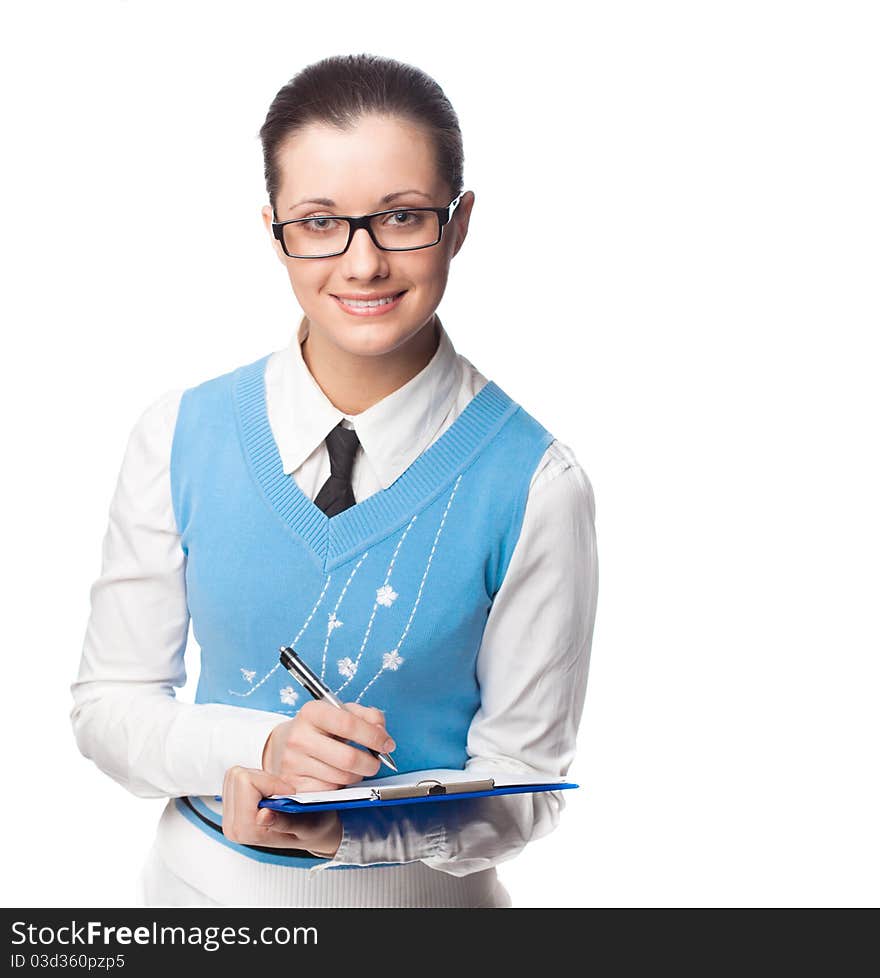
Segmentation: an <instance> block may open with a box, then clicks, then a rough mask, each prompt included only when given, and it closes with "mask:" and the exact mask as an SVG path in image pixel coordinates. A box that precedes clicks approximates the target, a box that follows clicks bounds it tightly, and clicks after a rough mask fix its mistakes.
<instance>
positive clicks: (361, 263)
mask: <svg viewBox="0 0 880 978" xmlns="http://www.w3.org/2000/svg"><path fill="white" fill-rule="evenodd" d="M386 254H387V253H386V252H384V251H382V249H381V248H377V247H376V246H375V245H374V244H373V239H372V238H371V237H370V234H369V232H368V231H367V229H366V228H358V229H357V230H356V231H355V232H354V235H353V236H352V239H351V244H350V245H349V246H348V251H346V252H345V254H344V255H342V260H343V261H344V262H345V265H346V267H345V271H346V272H347V273H348V275H349V276H350V277H351V278H361V279H368V278H374V277H375V275H376V273H377V271H381V270H382V269H385V268H387V264H388V261H387V258H386V257H385V255H386Z"/></svg>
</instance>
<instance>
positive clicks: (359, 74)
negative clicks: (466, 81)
mask: <svg viewBox="0 0 880 978" xmlns="http://www.w3.org/2000/svg"><path fill="white" fill-rule="evenodd" d="M367 113H376V114H379V115H394V116H399V117H401V118H403V119H406V120H408V121H410V122H412V123H415V124H416V125H419V126H421V127H422V128H423V129H424V130H425V132H427V134H428V135H429V136H430V138H431V139H432V140H433V141H434V146H435V148H436V154H437V168H438V172H439V173H440V176H441V177H442V178H443V179H444V180H445V181H446V182H447V183H448V184H449V190H450V192H451V195H452V196H453V197H455V196H457V195H458V194H459V193H460V192H461V190H462V187H463V169H464V151H463V149H462V141H461V129H460V128H459V124H458V116H457V115H456V114H455V110H454V109H453V108H452V104H451V103H450V101H449V99H448V98H447V97H446V95H445V94H444V92H443V89H442V88H441V87H440V86H439V85H438V84H437V82H435V81H434V79H433V78H431V77H430V76H428V75H426V74H425V73H424V72H423V71H421V70H420V69H419V68H415V67H413V66H412V65H408V64H404V63H403V62H401V61H395V60H394V59H393V58H384V57H380V56H378V55H372V54H345V55H334V56H332V57H328V58H324V59H322V60H321V61H316V62H314V64H310V65H308V66H306V67H305V68H303V69H302V70H301V71H299V72H298V73H297V74H296V75H294V76H293V78H291V79H290V81H289V82H287V84H286V85H284V87H283V88H282V89H281V90H280V91H279V92H278V94H277V95H276V96H275V98H274V99H273V100H272V104H271V105H270V106H269V112H268V114H267V115H266V121H265V122H264V123H263V125H262V126H261V128H260V133H259V136H260V140H261V142H262V144H263V170H264V174H265V178H266V190H267V191H268V194H269V203H270V204H271V205H272V208H273V209H275V207H276V197H277V194H278V188H279V183H280V179H281V177H280V170H279V166H278V159H277V156H278V149H279V147H280V146H281V144H282V143H283V142H284V141H285V140H286V139H287V138H288V136H290V135H292V134H293V133H295V132H297V131H299V130H300V129H303V128H304V127H306V126H308V125H310V124H312V123H322V124H324V125H332V126H336V127H337V128H338V129H340V130H346V129H350V128H352V127H353V126H354V125H356V123H357V121H358V119H359V118H360V117H361V116H363V115H366V114H367ZM276 213H277V211H276Z"/></svg>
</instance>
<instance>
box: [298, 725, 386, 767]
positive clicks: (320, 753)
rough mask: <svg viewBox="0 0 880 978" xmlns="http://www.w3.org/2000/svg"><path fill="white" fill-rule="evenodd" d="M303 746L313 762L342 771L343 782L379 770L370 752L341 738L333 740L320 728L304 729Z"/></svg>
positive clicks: (376, 760)
mask: <svg viewBox="0 0 880 978" xmlns="http://www.w3.org/2000/svg"><path fill="white" fill-rule="evenodd" d="M337 712H342V711H341V710H340V711H337ZM303 746H304V749H305V751H306V753H307V754H308V755H309V757H310V758H311V759H312V761H313V762H315V761H317V762H318V763H320V764H325V765H328V766H329V767H330V768H332V769H333V770H336V771H340V772H342V774H343V776H344V779H345V780H344V782H343V783H347V782H348V781H350V780H351V779H352V776H354V778H355V780H357V779H358V778H370V777H372V776H373V775H374V774H375V773H376V772H377V771H378V770H379V766H380V765H379V761H378V759H377V758H375V757H374V756H373V755H372V754H368V753H367V752H366V751H364V750H361V749H360V748H359V747H355V746H353V745H351V744H346V743H344V742H343V741H341V740H334V739H333V737H332V736H331V735H329V734H328V733H325V732H322V731H321V730H317V729H312V730H308V731H304V733H303ZM322 776H323V775H322ZM327 780H332V778H327Z"/></svg>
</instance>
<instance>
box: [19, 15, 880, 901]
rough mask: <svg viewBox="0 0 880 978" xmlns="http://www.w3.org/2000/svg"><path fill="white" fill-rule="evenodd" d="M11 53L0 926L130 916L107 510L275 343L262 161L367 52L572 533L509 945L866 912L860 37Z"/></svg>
mask: <svg viewBox="0 0 880 978" xmlns="http://www.w3.org/2000/svg"><path fill="white" fill-rule="evenodd" d="M575 11H577V16H578V19H577V20H576V21H575V20H573V19H571V18H572V17H573V16H574V12H575ZM2 35H3V36H2V41H0V45H2V50H0V55H2V57H0V72H2V78H0V81H2V91H3V101H4V106H3V128H4V130H5V132H4V137H5V138H4V144H5V148H4V150H3V154H2V165H3V171H4V174H3V179H2V189H0V192H2V212H0V213H2V217H0V230H2V247H3V253H2V268H3V276H4V280H5V285H4V287H3V297H2V301H3V306H4V310H3V314H2V318H3V322H4V327H5V328H4V333H3V347H4V349H3V353H4V357H3V364H4V369H3V383H2V398H3V401H2V417H3V425H4V437H3V458H4V472H5V475H4V478H3V480H2V492H3V504H4V512H5V514H6V520H5V528H4V529H5V533H4V542H5V547H4V561H3V564H4V570H5V588H4V597H5V600H4V605H5V609H6V610H5V616H4V623H5V628H4V632H5V635H4V640H5V648H4V649H3V657H4V670H3V675H4V680H5V682H4V687H3V696H2V710H0V715H2V750H3V762H4V763H3V785H4V791H3V795H4V803H3V806H2V808H0V811H2V825H0V831H2V844H3V852H4V860H3V867H2V873H0V900H2V903H3V904H4V905H5V906H19V907H25V906H62V907H64V906H70V907H74V906H82V907H86V906H131V905H132V901H133V899H134V882H135V877H136V874H137V871H138V869H139V867H140V864H141V862H142V860H143V857H144V855H145V853H146V851H147V848H148V846H149V843H150V841H151V839H152V833H153V827H154V825H155V821H156V819H157V818H158V815H159V811H160V809H161V807H162V805H163V802H162V801H161V800H143V799H138V798H136V797H134V796H133V795H130V794H128V793H127V792H126V791H125V790H124V789H123V788H121V787H120V786H119V785H117V784H116V783H115V782H113V781H111V780H110V779H109V778H108V777H107V776H106V775H104V774H103V773H101V772H100V771H99V770H98V769H97V768H96V767H95V766H94V765H93V764H92V762H90V761H87V760H86V759H84V758H83V757H82V756H81V755H80V754H79V752H78V750H77V748H76V745H75V743H74V741H73V737H72V732H71V729H70V725H69V719H68V713H69V710H70V705H71V701H70V694H69V685H70V683H71V682H72V681H73V679H74V678H75V674H76V670H77V667H78V663H79V655H80V651H81V646H82V640H83V636H84V631H85V625H86V621H87V618H88V613H89V587H90V585H91V582H92V581H93V579H94V578H95V577H96V576H97V574H98V572H99V569H100V548H101V540H102V537H103V533H104V530H105V527H106V521H107V515H108V507H109V502H110V498H111V494H112V492H113V489H114V486H115V480H116V476H117V473H118V469H119V465H120V464H121V461H122V453H123V449H124V447H125V442H126V439H127V437H128V433H129V431H130V430H131V428H132V426H133V424H134V422H135V421H136V419H137V417H138V416H139V414H140V413H141V412H142V411H143V410H144V408H145V407H146V406H147V405H148V404H149V403H151V402H152V401H153V400H154V399H155V398H156V397H158V396H159V395H160V394H161V393H162V392H163V391H165V390H167V389H169V388H172V387H184V386H190V385H193V384H195V383H197V382H200V381H201V380H204V379H207V378H208V377H212V376H216V375H218V374H220V373H223V372H226V371H227V370H230V369H232V368H234V367H235V366H238V365H240V364H242V363H249V362H252V361H253V360H255V359H256V358H257V357H260V356H262V355H264V354H265V353H267V352H269V351H271V350H274V349H278V348H280V347H282V346H284V345H285V344H286V343H287V342H288V341H289V339H290V337H291V335H292V331H293V330H294V329H295V327H296V324H297V323H298V321H299V315H300V311H299V309H298V307H297V306H296V300H295V298H294V296H293V294H292V292H291V290H290V286H289V283H288V281H287V278H286V276H285V274H284V271H283V269H282V268H281V266H280V265H279V263H278V262H277V260H276V259H275V257H274V255H273V254H272V251H271V248H270V244H269V241H268V238H267V236H266V234H265V231H264V229H263V225H262V223H261V220H260V214H259V210H260V207H261V206H262V205H263V204H264V203H265V202H266V194H265V188H264V185H263V182H262V158H261V154H260V145H259V140H258V138H257V132H258V129H259V127H260V125H261V123H262V121H263V118H264V117H265V113H266V110H267V109H268V106H269V103H270V102H271V100H272V98H273V97H274V95H275V93H276V92H277V90H278V89H279V88H280V87H281V86H282V85H283V84H284V83H285V82H286V81H287V80H288V79H289V78H290V77H292V75H293V74H295V73H296V71H298V70H299V69H300V68H301V67H303V66H304V65H306V64H308V63H310V62H312V61H314V60H317V59H318V58H320V57H323V56H325V55H328V54H338V53H351V52H357V51H367V52H370V53H375V54H384V55H390V56H392V57H396V58H399V59H401V60H404V61H409V62H411V63H414V64H417V65H418V66H420V67H421V68H423V69H424V70H425V71H427V72H428V73H429V74H431V75H433V77H435V78H436V79H437V80H438V81H439V82H440V84H441V85H442V86H443V88H444V90H445V91H446V93H447V95H448V96H449V97H450V99H451V101H452V103H453V105H454V106H455V108H456V110H457V112H458V114H459V118H460V121H461V125H462V130H463V134H464V143H465V154H466V164H465V182H466V187H467V188H468V189H471V190H473V191H474V193H475V194H476V204H475V208H474V212H473V216H472V219H471V226H470V234H469V237H468V240H467V242H466V244H465V247H464V248H463V250H462V252H461V253H460V254H459V256H458V257H457V258H456V259H455V261H454V262H453V266H452V272H451V277H450V283H449V287H448V290H447V293H446V296H445V298H444V300H443V302H442V304H441V306H440V312H441V315H442V316H443V320H444V325H445V326H446V328H447V330H448V331H449V333H450V335H451V337H452V340H453V343H454V344H455V346H456V348H457V349H458V350H459V352H461V353H463V354H464V355H465V356H466V357H468V359H469V360H471V362H473V363H474V364H475V365H476V366H477V368H478V369H480V370H481V371H482V372H483V373H485V374H487V375H488V376H489V377H490V378H491V379H494V380H495V381H496V382H497V383H499V385H500V386H501V387H502V388H503V389H505V390H507V391H508V393H510V394H511V396H512V397H514V398H515V399H516V400H518V401H519V402H520V403H522V404H523V405H524V407H525V408H526V409H527V410H528V411H529V412H530V413H532V414H533V415H534V416H535V417H537V418H538V419H539V420H540V421H541V422H542V423H543V424H544V425H545V426H546V427H548V428H549V429H550V430H551V431H552V432H553V433H554V434H555V435H556V436H557V437H558V438H559V439H560V440H562V441H563V442H565V443H566V444H568V445H570V446H571V447H572V448H573V450H574V452H575V454H576V455H577V457H578V459H579V460H580V462H581V464H582V465H583V467H584V469H585V471H586V472H587V473H588V475H589V477H590V480H591V481H592V483H593V487H594V491H595V495H596V504H597V533H598V541H599V563H600V586H599V608H598V615H597V620H596V629H595V636H594V643H593V658H592V663H591V668H590V679H589V688H588V692H587V700H586V707H585V711H584V717H583V721H582V724H581V729H580V738H579V753H578V757H577V760H576V762H575V764H574V766H573V767H572V769H571V771H570V776H571V777H572V778H573V779H574V780H576V781H578V782H579V783H580V784H581V785H582V788H581V789H580V791H577V792H569V793H567V798H568V807H567V809H566V811H565V812H564V814H563V820H562V822H561V824H560V826H559V828H558V829H557V830H556V832H555V833H553V834H552V835H551V836H549V837H547V838H546V839H543V840H541V841H538V842H536V843H534V844H533V845H531V846H530V847H528V848H527V849H526V851H525V852H524V853H523V854H522V855H521V856H519V857H518V858H517V859H515V860H514V861H513V862H510V863H507V864H505V865H504V866H502V868H501V875H502V878H503V880H504V881H505V883H506V884H507V887H508V889H509V890H510V892H511V894H512V897H513V900H514V904H515V905H517V906H551V907H594V906H596V907H598V906H602V907H605V906H658V907H659V906H866V905H876V904H877V903H878V894H880V882H878V880H880V858H878V833H877V825H878V815H880V812H878V807H880V806H878V800H880V790H878V778H877V768H878V764H877V746H878V742H880V740H878V729H877V727H878V724H877V702H878V678H880V665H878V645H880V643H878V631H880V629H878V620H877V608H878V600H877V598H878V586H880V573H878V568H880V532H878V531H880V518H878V512H880V477H878V476H880V472H878V452H877V422H878V407H880V404H878V400H880V397H878V382H877V379H878V361H877V348H876V338H877V333H878V326H880V317H878V304H880V303H878V281H877V273H878V257H880V255H878V251H880V247H878V241H880V236H878V228H880V192H878V190H880V180H878V173H880V143H878V126H877V120H878V92H880V77H878V75H880V70H878V59H877V51H878V47H880V36H878V15H877V7H876V5H874V4H871V3H847V2H840V0H837V2H833V3H832V2H826V3H815V2H805V0H800V2H796V3H795V2H791V3H784V2H772V0H762V2H744V0H739V2H736V3H732V2H731V3H718V2H716V3H706V2H692V3H684V2H668V3H653V2H644V3H635V2H622V0H615V2H609V3H582V4H577V5H575V4H568V3H560V2H557V3H552V2H551V3H542V4H540V5H539V8H538V12H536V11H535V10H534V9H532V7H531V5H528V6H526V5H516V4H509V3H506V4H500V3H499V4H488V3H487V4H475V3H472V2H470V3H455V2H453V3H449V2H447V3H443V4H436V5H433V6H432V5H427V6H422V5H416V4H413V3H411V2H407V3H387V2H383V3H379V4H355V3H339V2H338V0H336V2H334V3H333V4H329V5H328V4H314V5H306V4H300V3H296V4H294V3H290V2H288V3H266V2H254V3H251V4H248V5H243V4H240V3H235V4H223V3H206V2H189V3H169V2H156V0H150V2H146V0H127V2H122V0H116V2H109V0H107V2H80V3H76V4H67V3H60V2H56V3H39V2H33V3H30V4H28V5H26V6H22V7H19V8H17V9H16V11H15V13H13V14H9V13H7V15H6V17H5V24H4V29H3V32H2ZM195 651H196V650H194V649H193V648H190V650H189V652H188V663H189V666H190V683H189V684H188V686H187V688H186V689H185V690H184V691H183V692H182V693H181V695H183V696H187V697H191V695H192V680H193V678H194V675H195V673H194V672H193V670H197V662H196V661H195V656H194V653H195Z"/></svg>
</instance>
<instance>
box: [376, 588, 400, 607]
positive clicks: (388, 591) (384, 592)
mask: <svg viewBox="0 0 880 978" xmlns="http://www.w3.org/2000/svg"><path fill="white" fill-rule="evenodd" d="M396 597H397V592H396V591H395V590H394V588H393V587H391V585H390V584H383V585H382V587H380V588H379V589H378V590H377V591H376V601H377V602H378V603H379V604H381V605H384V606H385V607H386V608H390V607H391V605H392V604H394V599H395V598H396Z"/></svg>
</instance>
